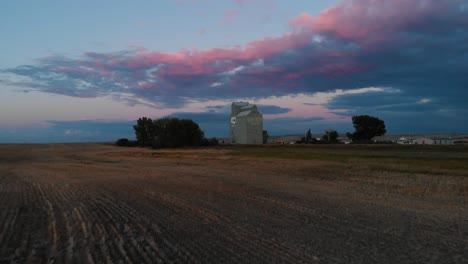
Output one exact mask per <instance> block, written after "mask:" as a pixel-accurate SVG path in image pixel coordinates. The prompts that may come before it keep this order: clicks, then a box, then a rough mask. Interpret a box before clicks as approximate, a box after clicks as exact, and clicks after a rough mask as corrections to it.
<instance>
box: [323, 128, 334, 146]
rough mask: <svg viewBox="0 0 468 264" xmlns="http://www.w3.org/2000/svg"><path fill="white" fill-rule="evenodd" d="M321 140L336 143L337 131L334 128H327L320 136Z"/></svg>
mask: <svg viewBox="0 0 468 264" xmlns="http://www.w3.org/2000/svg"><path fill="white" fill-rule="evenodd" d="M322 141H325V142H327V143H338V132H336V130H327V131H325V134H324V135H323V136H322Z"/></svg>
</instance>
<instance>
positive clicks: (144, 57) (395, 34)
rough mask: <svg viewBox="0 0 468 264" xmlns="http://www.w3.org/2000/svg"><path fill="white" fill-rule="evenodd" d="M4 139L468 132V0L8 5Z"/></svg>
mask: <svg viewBox="0 0 468 264" xmlns="http://www.w3.org/2000/svg"><path fill="white" fill-rule="evenodd" d="M0 35H1V36H2V40H1V41H0V55H1V57H0V58H1V60H0V143H13V142H16V143H30V142H37V143H47V142H88V141H112V140H116V139H117V138H134V132H133V128H132V125H133V124H135V123H136V119H138V118H139V117H143V116H146V117H150V118H154V119H156V118H161V117H166V116H172V117H179V118H190V119H193V120H194V121H196V122H197V123H198V124H199V125H200V127H201V129H202V130H203V131H204V132H205V135H206V136H208V137H227V136H228V131H229V115H230V105H231V103H232V102H234V101H247V102H250V103H254V104H256V105H257V106H258V108H259V110H260V112H262V113H263V116H264V129H265V130H267V131H268V133H269V134H270V135H285V134H303V133H305V132H306V131H307V130H308V129H309V128H310V129H311V130H312V133H314V134H321V133H323V132H324V131H325V130H326V129H336V130H338V132H339V133H346V132H348V131H349V132H352V131H353V126H352V122H351V118H352V116H354V115H363V114H366V115H372V116H375V117H378V118H380V119H382V120H384V121H385V124H386V127H387V133H389V134H420V133H429V134H442V133H444V134H446V133H468V118H467V117H468V103H467V102H468V0H378V1H377V0H342V1H338V0H335V1H334V0H328V1H325V0H315V1H282V0H222V1H221V0H161V1H151V0H136V1H124V0H115V1H91V0H89V1H88V0H83V1H71V0H44V1H25V0H15V1H4V2H2V8H1V9H0Z"/></svg>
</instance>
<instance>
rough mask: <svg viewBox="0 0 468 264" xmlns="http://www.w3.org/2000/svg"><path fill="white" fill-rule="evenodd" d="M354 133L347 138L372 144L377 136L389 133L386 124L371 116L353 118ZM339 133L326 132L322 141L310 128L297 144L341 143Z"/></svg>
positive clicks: (348, 134) (355, 141)
mask: <svg viewBox="0 0 468 264" xmlns="http://www.w3.org/2000/svg"><path fill="white" fill-rule="evenodd" d="M352 122H353V127H354V132H353V133H350V132H348V133H346V137H347V138H349V139H351V141H352V142H353V143H371V139H372V138H373V137H376V136H383V135H385V133H386V132H387V130H386V128H385V122H384V121H383V120H381V119H379V118H377V117H373V116H369V115H359V116H353V118H352ZM338 137H339V135H338V132H337V131H336V130H333V129H329V130H327V131H325V134H324V135H323V136H322V137H321V139H320V140H317V139H315V138H313V137H312V133H311V132H310V128H309V130H308V131H307V133H306V135H305V137H302V138H301V140H300V141H298V142H297V143H305V144H314V143H317V144H318V143H329V144H334V143H340V142H339V141H338Z"/></svg>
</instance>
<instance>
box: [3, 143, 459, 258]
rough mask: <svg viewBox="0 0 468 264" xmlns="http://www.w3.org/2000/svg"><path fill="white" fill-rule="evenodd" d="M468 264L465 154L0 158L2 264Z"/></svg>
mask: <svg viewBox="0 0 468 264" xmlns="http://www.w3.org/2000/svg"><path fill="white" fill-rule="evenodd" d="M119 262H120V263H158V262H160V263H468V149H466V148H395V147H389V148H388V150H386V149H385V147H372V148H371V147H359V146H340V147H333V146H320V147H319V146H310V147H294V146H284V147H220V148H210V149H188V150H157V151H156V150H151V149H140V148H118V147H113V146H107V145H103V144H54V145H0V263H119Z"/></svg>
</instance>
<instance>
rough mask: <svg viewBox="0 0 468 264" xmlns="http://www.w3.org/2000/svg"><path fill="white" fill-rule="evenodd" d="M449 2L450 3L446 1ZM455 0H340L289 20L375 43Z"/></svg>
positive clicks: (311, 29)
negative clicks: (312, 12) (320, 10)
mask: <svg viewBox="0 0 468 264" xmlns="http://www.w3.org/2000/svg"><path fill="white" fill-rule="evenodd" d="M448 2H450V3H451V4H452V5H449V3H448ZM458 2H459V1H458V0H447V1H418V0H380V1H375V0H354V1H343V2H341V3H340V4H338V5H335V6H333V7H331V8H328V9H326V10H325V11H323V12H321V13H320V14H319V15H317V16H316V17H312V16H311V15H309V14H308V13H303V14H301V15H300V16H299V17H297V18H296V19H294V20H292V21H291V22H290V25H291V26H292V27H293V28H296V29H299V30H302V31H308V32H313V33H319V34H320V33H322V34H333V35H335V36H336V37H338V38H341V39H351V40H354V41H357V42H358V43H360V44H376V43H378V42H381V41H385V40H388V39H389V38H391V37H393V34H394V33H395V32H398V31H401V30H405V28H407V27H410V26H411V25H414V24H417V23H420V21H424V18H426V17H430V16H432V15H434V14H437V13H444V12H442V11H443V10H444V9H447V7H448V6H453V4H454V3H458Z"/></svg>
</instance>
